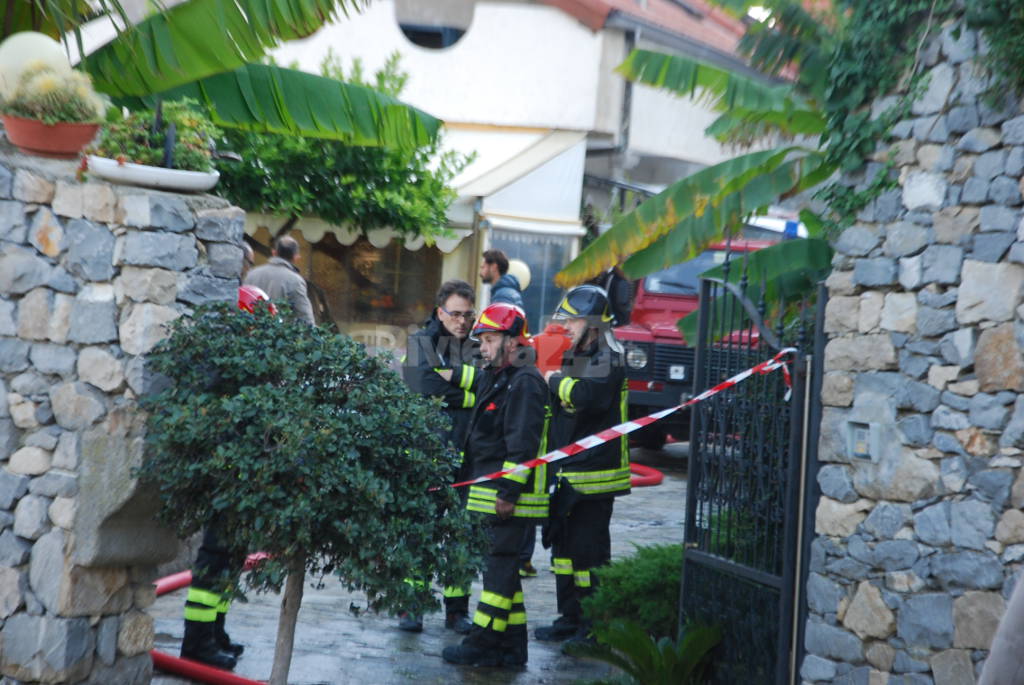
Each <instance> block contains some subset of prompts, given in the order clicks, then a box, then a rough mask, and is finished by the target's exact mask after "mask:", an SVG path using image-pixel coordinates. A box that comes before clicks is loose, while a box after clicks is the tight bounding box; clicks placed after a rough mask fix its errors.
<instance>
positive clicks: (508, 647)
mask: <svg viewBox="0 0 1024 685" xmlns="http://www.w3.org/2000/svg"><path fill="white" fill-rule="evenodd" d="M528 642H529V636H528V635H527V634H526V626H525V625H519V626H509V627H508V630H507V631H506V632H505V640H504V642H503V647H502V660H503V661H502V665H503V666H508V667H509V668H521V667H523V666H525V665H526V660H527V643H528Z"/></svg>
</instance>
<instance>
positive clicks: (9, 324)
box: [0, 297, 18, 336]
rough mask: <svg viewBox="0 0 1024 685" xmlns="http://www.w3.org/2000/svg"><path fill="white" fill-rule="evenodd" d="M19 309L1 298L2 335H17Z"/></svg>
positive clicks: (0, 327) (0, 323)
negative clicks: (17, 310)
mask: <svg viewBox="0 0 1024 685" xmlns="http://www.w3.org/2000/svg"><path fill="white" fill-rule="evenodd" d="M16 309H17V307H16V306H15V304H14V303H13V302H11V301H10V300H5V299H3V298H2V297H0V335H12V336H13V335H17V334H18V324H17V323H16V316H15V311H16Z"/></svg>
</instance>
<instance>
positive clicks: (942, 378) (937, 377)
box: [928, 366, 967, 428]
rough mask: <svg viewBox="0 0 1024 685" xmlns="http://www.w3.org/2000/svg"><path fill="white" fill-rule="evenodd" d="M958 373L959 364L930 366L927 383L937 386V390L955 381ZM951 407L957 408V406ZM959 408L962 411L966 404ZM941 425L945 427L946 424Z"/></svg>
mask: <svg viewBox="0 0 1024 685" xmlns="http://www.w3.org/2000/svg"><path fill="white" fill-rule="evenodd" d="M959 375H960V367H959V366H932V367H930V368H929V369H928V385H930V386H932V387H933V388H938V389H939V390H942V389H944V388H945V387H946V385H948V384H949V383H952V382H953V381H955V380H956V379H957V377H959ZM953 408H954V409H957V407H953ZM959 409H960V410H961V411H964V410H966V409H967V406H964V407H961V408H959ZM942 427H943V428H946V427H947V426H942ZM966 427H967V426H961V428H966Z"/></svg>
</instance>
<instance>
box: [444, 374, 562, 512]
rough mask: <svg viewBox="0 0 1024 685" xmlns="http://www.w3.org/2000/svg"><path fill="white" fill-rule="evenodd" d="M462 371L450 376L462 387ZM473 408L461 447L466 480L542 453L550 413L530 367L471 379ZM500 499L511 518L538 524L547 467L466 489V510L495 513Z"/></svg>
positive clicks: (545, 495) (545, 394) (544, 391)
mask: <svg viewBox="0 0 1024 685" xmlns="http://www.w3.org/2000/svg"><path fill="white" fill-rule="evenodd" d="M466 372H467V371H466V369H465V368H463V369H462V371H461V372H460V373H456V374H453V375H452V383H453V384H455V385H458V384H460V383H465V375H466ZM473 387H474V389H475V391H476V395H477V402H476V407H475V408H474V409H473V415H472V418H471V419H470V425H469V434H468V435H467V437H466V442H465V448H464V449H465V460H466V466H467V469H468V471H469V474H468V475H469V477H470V478H477V477H479V476H483V475H486V474H488V473H493V472H494V471H501V470H505V469H509V468H512V467H513V466H515V465H516V464H520V463H522V462H524V461H529V460H530V459H534V458H535V457H538V456H540V455H542V454H544V453H545V452H546V451H547V432H548V419H549V417H550V408H549V406H548V391H547V388H546V387H544V379H543V377H541V375H540V372H539V371H537V368H536V367H535V366H533V365H529V366H520V367H516V366H506V367H505V368H503V369H500V370H498V371H489V372H486V373H484V374H483V375H482V376H481V375H479V372H478V375H477V380H476V381H475V384H474V386H473ZM498 497H500V498H501V499H503V500H505V501H507V502H515V503H516V509H515V513H514V514H513V515H514V516H515V517H517V518H526V519H532V520H535V521H536V520H538V519H543V518H546V517H547V515H548V493H547V466H546V465H542V466H539V467H537V468H534V469H531V470H529V471H527V472H525V473H516V474H511V475H508V476H505V477H503V478H498V479H496V480H493V481H488V482H486V483H480V484H478V485H471V486H469V500H468V502H467V505H466V506H467V508H468V509H469V510H470V511H478V512H481V513H485V514H493V513H495V501H496V499H497V498H498Z"/></svg>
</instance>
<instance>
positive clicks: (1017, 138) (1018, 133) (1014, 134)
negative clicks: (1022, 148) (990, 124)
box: [1001, 116, 1024, 145]
mask: <svg viewBox="0 0 1024 685" xmlns="http://www.w3.org/2000/svg"><path fill="white" fill-rule="evenodd" d="M1001 128H1002V131H1003V142H1004V143H1006V144H1007V145H1021V144H1022V143H1024V116H1019V117H1014V118H1012V119H1009V120H1007V121H1005V122H1003V125H1002V127H1001Z"/></svg>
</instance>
